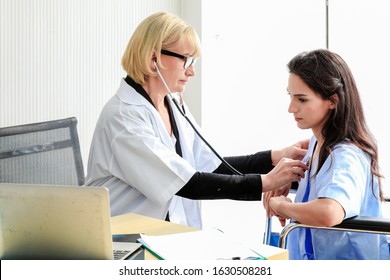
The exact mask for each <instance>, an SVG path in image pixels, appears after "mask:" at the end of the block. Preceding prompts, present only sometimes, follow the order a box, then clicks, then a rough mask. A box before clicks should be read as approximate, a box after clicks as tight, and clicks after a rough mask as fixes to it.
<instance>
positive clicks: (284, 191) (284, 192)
mask: <svg viewBox="0 0 390 280" xmlns="http://www.w3.org/2000/svg"><path fill="white" fill-rule="evenodd" d="M290 188H291V184H288V185H286V186H284V187H281V188H279V189H277V190H273V191H269V192H265V193H263V206H264V209H265V211H266V215H267V218H270V217H272V216H273V215H272V214H271V209H270V207H269V201H270V199H271V198H272V197H276V196H281V195H283V196H287V195H288V193H289V192H290Z"/></svg>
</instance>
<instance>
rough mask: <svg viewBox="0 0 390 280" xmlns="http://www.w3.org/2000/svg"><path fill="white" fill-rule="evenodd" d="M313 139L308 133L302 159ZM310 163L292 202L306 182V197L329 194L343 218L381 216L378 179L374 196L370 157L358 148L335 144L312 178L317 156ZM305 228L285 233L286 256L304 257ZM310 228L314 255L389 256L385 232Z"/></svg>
mask: <svg viewBox="0 0 390 280" xmlns="http://www.w3.org/2000/svg"><path fill="white" fill-rule="evenodd" d="M315 143H316V139H315V138H314V137H312V139H311V140H310V145H309V150H308V152H307V154H306V156H305V158H304V159H303V161H304V162H306V161H307V160H308V158H309V157H310V156H311V155H312V154H313V149H314V146H315ZM310 164H311V171H310V176H309V174H308V172H309V171H306V174H305V178H304V179H302V180H301V182H300V184H299V188H298V190H297V193H296V196H295V202H302V201H303V197H304V194H305V191H306V188H307V186H308V185H309V186H310V192H309V198H308V201H311V200H314V199H318V198H332V199H334V200H336V201H337V202H339V203H340V204H341V206H342V207H343V208H344V211H345V219H346V218H351V217H353V216H356V215H360V216H375V217H381V216H382V208H381V201H380V200H378V199H377V198H378V197H379V189H378V180H377V179H376V178H375V180H374V190H375V196H374V194H373V191H372V187H371V185H372V178H371V171H370V158H369V157H368V156H367V155H366V154H365V153H364V152H363V151H362V150H361V149H359V148H358V147H356V146H354V145H352V144H348V143H341V144H338V145H337V146H336V147H335V148H334V149H333V151H332V154H331V155H329V156H328V158H327V159H326V161H325V163H324V164H323V166H322V168H321V169H320V171H319V173H318V174H317V175H316V177H315V178H313V176H312V175H313V174H315V172H316V170H317V166H318V160H317V159H316V160H315V161H314V162H311V163H310ZM309 177H311V178H309ZM307 180H310V182H308V181H307ZM308 183H309V184H308ZM305 231H306V229H304V228H297V229H295V230H293V231H292V232H291V233H290V234H289V236H288V243H287V248H288V250H289V257H290V259H294V260H296V259H297V260H302V259H308V257H307V254H306V246H305V239H306V233H305ZM310 231H311V239H312V247H313V258H314V259H323V260H331V259H332V260H334V259H390V253H389V245H388V242H387V240H386V236H385V235H379V234H368V233H356V232H344V231H333V230H323V229H322V230H321V229H310Z"/></svg>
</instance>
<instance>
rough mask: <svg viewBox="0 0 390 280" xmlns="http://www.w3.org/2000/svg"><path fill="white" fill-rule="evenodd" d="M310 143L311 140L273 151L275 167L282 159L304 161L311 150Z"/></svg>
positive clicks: (272, 156)
mask: <svg viewBox="0 0 390 280" xmlns="http://www.w3.org/2000/svg"><path fill="white" fill-rule="evenodd" d="M309 142H310V140H309V139H306V140H302V141H299V142H297V143H295V144H293V145H291V146H288V147H286V148H283V149H280V150H272V151H271V158H272V164H273V165H274V166H275V165H276V164H278V162H279V161H280V160H281V159H282V158H291V159H297V160H302V159H303V157H304V156H305V154H306V152H307V149H308V148H309Z"/></svg>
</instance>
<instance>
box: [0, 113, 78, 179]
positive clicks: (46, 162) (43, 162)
mask: <svg viewBox="0 0 390 280" xmlns="http://www.w3.org/2000/svg"><path fill="white" fill-rule="evenodd" d="M76 126H77V119H76V118H75V117H71V118H66V119H59V120H53V121H47V122H40V123H32V124H25V125H18V126H10V127H3V128H0V183H28V184H54V185H79V186H81V185H83V184H84V178H85V176H84V167H83V162H82V158H81V152H80V145H79V138H78V134H77V128H76Z"/></svg>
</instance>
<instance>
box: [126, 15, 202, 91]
mask: <svg viewBox="0 0 390 280" xmlns="http://www.w3.org/2000/svg"><path fill="white" fill-rule="evenodd" d="M183 40H184V42H188V43H190V45H192V47H193V49H194V53H192V54H190V55H191V56H194V57H198V56H200V53H201V46H200V40H199V37H198V35H197V33H196V31H195V29H194V28H193V27H192V26H190V25H189V24H187V23H186V22H185V21H184V20H182V19H181V18H179V17H177V16H175V15H173V14H170V13H166V12H158V13H155V14H152V15H150V16H149V17H147V18H146V19H144V20H143V21H142V22H141V23H140V24H139V25H138V27H137V28H136V29H135V31H134V33H133V35H132V36H131V38H130V41H129V43H128V45H127V48H126V50H125V53H124V54H123V57H122V67H123V69H124V70H125V71H126V73H127V75H129V76H130V77H131V78H132V79H133V80H134V81H135V82H136V83H138V84H141V85H142V84H144V83H145V77H147V76H152V75H156V73H155V71H154V70H153V69H151V67H150V60H151V59H152V56H153V53H154V52H155V54H156V59H157V62H158V63H159V64H160V62H161V61H160V57H161V50H162V49H165V48H169V47H173V46H176V45H177V44H178V43H180V42H182V41H183Z"/></svg>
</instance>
